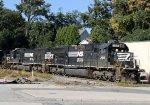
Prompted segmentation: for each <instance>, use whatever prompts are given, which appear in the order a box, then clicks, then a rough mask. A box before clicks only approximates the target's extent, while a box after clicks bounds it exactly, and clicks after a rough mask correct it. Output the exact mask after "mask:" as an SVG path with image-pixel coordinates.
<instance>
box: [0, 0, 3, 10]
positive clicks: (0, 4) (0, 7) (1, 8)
mask: <svg viewBox="0 0 150 105" xmlns="http://www.w3.org/2000/svg"><path fill="white" fill-rule="evenodd" d="M3 6H4V3H3V0H1V1H0V11H2V10H3Z"/></svg>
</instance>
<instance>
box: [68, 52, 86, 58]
mask: <svg viewBox="0 0 150 105" xmlns="http://www.w3.org/2000/svg"><path fill="white" fill-rule="evenodd" d="M68 56H69V57H83V51H73V52H68Z"/></svg>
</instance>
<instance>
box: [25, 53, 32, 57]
mask: <svg viewBox="0 0 150 105" xmlns="http://www.w3.org/2000/svg"><path fill="white" fill-rule="evenodd" d="M24 57H33V53H24Z"/></svg>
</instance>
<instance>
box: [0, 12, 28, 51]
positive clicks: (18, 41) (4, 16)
mask: <svg viewBox="0 0 150 105" xmlns="http://www.w3.org/2000/svg"><path fill="white" fill-rule="evenodd" d="M24 25H25V21H24V19H23V18H22V16H21V15H20V13H19V12H15V11H11V10H7V9H3V10H2V12H1V15H0V48H1V49H4V50H10V49H13V48H15V47H25V46H26V45H28V44H27V40H26V38H25V34H24Z"/></svg>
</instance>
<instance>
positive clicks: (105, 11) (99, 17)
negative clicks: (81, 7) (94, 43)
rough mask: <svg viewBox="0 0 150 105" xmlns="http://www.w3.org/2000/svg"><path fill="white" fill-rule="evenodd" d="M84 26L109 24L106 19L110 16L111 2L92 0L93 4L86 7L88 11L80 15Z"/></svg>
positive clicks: (104, 25)
mask: <svg viewBox="0 0 150 105" xmlns="http://www.w3.org/2000/svg"><path fill="white" fill-rule="evenodd" d="M80 17H81V19H82V21H83V23H84V25H85V26H86V27H95V26H101V27H105V28H106V27H107V26H108V25H109V23H108V21H107V19H109V18H110V17H111V3H110V2H107V1H106V0H104V1H101V0H94V4H91V5H90V6H89V7H88V12H86V13H81V15H80Z"/></svg>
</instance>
